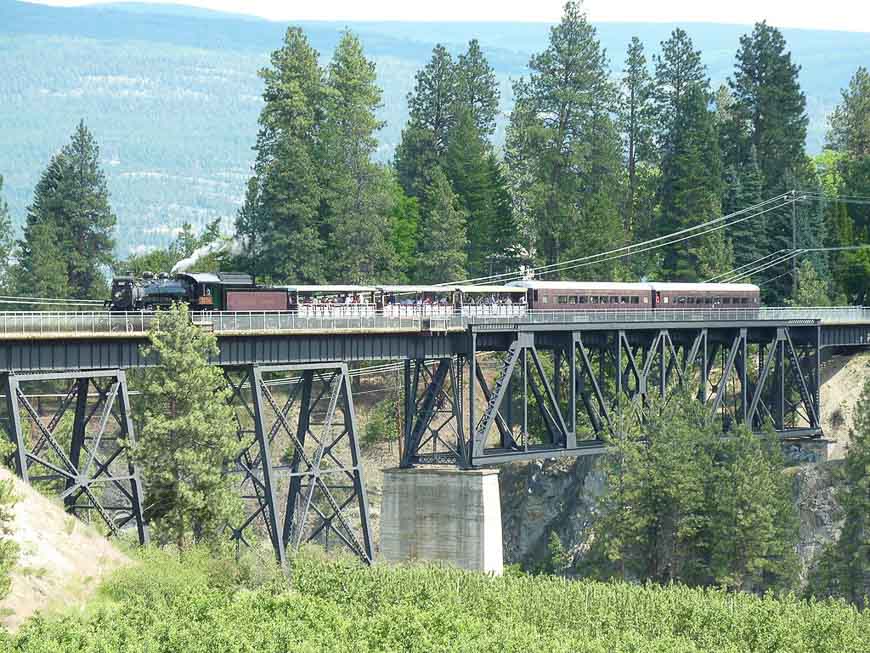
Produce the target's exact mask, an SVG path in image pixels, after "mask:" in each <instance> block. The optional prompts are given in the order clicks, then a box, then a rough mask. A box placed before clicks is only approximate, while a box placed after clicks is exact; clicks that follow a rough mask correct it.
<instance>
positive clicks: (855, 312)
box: [471, 306, 870, 324]
mask: <svg viewBox="0 0 870 653" xmlns="http://www.w3.org/2000/svg"><path fill="white" fill-rule="evenodd" d="M819 320H820V321H822V322H870V309H868V308H863V307H860V306H843V307H801V308H715V309H692V308H685V309H684V308H662V309H655V310H644V309H632V308H614V309H596V310H587V311H568V310H551V311H540V310H536V311H528V312H527V313H526V315H525V316H523V317H518V318H511V319H510V320H505V319H504V318H500V317H497V316H493V317H489V316H485V315H478V316H475V317H474V318H472V319H471V322H472V323H473V324H496V323H497V324H502V323H505V322H511V323H531V324H547V323H565V322H579V323H595V322H605V323H621V322H634V323H636V322H752V321H778V322H794V321H800V322H806V323H812V322H816V321H819Z"/></svg>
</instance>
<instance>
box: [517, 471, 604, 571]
mask: <svg viewBox="0 0 870 653" xmlns="http://www.w3.org/2000/svg"><path fill="white" fill-rule="evenodd" d="M500 484H501V511H502V513H501V514H502V534H503V540H504V561H505V563H506V564H513V563H520V564H523V565H524V566H530V565H534V563H535V562H537V561H539V560H542V559H544V558H545V556H546V555H547V541H548V539H549V537H550V533H551V532H555V533H557V534H558V535H559V539H560V540H561V541H562V545H563V546H564V547H565V549H566V551H568V552H569V553H570V554H571V555H572V557H576V556H578V555H582V554H583V552H584V550H585V548H586V546H587V540H588V538H589V535H590V534H591V530H590V524H591V521H592V514H593V510H594V507H595V500H596V498H597V497H598V496H599V495H600V494H601V492H602V490H603V488H604V479H603V477H602V475H601V474H600V473H599V472H597V471H596V470H595V465H594V458H593V457H591V456H585V457H582V458H576V459H570V458H563V459H558V460H549V461H535V462H531V463H516V464H513V465H507V466H505V467H504V468H503V469H502V472H501V475H500Z"/></svg>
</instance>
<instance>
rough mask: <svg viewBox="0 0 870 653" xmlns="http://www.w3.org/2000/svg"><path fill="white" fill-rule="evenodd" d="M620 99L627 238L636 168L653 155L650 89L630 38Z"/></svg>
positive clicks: (636, 42)
mask: <svg viewBox="0 0 870 653" xmlns="http://www.w3.org/2000/svg"><path fill="white" fill-rule="evenodd" d="M621 91H622V97H621V102H620V107H619V125H620V130H621V132H622V139H623V147H624V148H625V163H626V169H627V171H628V187H627V196H626V200H625V208H624V209H623V216H624V217H623V223H624V229H625V233H626V235H627V236H629V237H630V236H631V235H632V234H633V233H634V231H635V228H636V224H635V223H636V221H637V204H638V203H639V202H638V198H637V194H638V186H639V180H638V166H639V165H640V166H644V165H645V164H650V163H652V158H653V154H654V147H653V140H652V138H653V128H654V126H655V120H654V113H653V104H652V100H653V96H652V93H653V85H652V79H651V78H650V74H649V71H648V70H647V63H646V56H644V52H643V43H641V41H640V39H639V38H637V37H636V36H635V37H632V39H631V42H630V43H629V44H628V52H627V54H626V59H625V68H624V69H623V71H622V87H621Z"/></svg>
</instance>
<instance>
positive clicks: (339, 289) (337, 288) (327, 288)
mask: <svg viewBox="0 0 870 653" xmlns="http://www.w3.org/2000/svg"><path fill="white" fill-rule="evenodd" d="M275 288H280V289H282V290H286V291H288V292H324V293H329V292H336V293H341V292H374V291H375V290H377V288H375V287H374V286H355V285H336V286H275Z"/></svg>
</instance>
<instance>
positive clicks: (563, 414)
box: [0, 306, 870, 561]
mask: <svg viewBox="0 0 870 653" xmlns="http://www.w3.org/2000/svg"><path fill="white" fill-rule="evenodd" d="M499 308H500V307H498V306H493V307H489V308H488V310H477V311H476V312H475V314H468V312H466V314H462V313H461V312H457V313H456V314H441V315H437V316H436V315H432V316H421V315H416V316H412V315H408V316H401V315H389V316H386V315H383V314H377V313H374V314H366V315H355V316H354V315H345V316H336V315H307V316H300V315H298V314H294V313H256V312H248V313H218V312H212V313H194V314H192V319H193V321H194V323H196V324H198V325H200V326H201V327H202V328H204V329H207V330H210V331H213V332H214V334H215V336H216V337H217V340H218V344H219V353H218V354H217V355H216V356H215V357H214V360H213V363H214V364H216V365H220V366H221V367H222V368H223V369H224V370H225V373H226V376H227V379H228V381H229V384H230V387H231V388H232V391H233V399H232V401H233V406H234V407H235V409H236V421H237V432H238V437H239V443H240V449H241V453H240V454H239V456H238V458H237V459H236V461H235V465H234V466H232V469H231V470H230V473H232V474H234V475H235V477H236V478H237V479H238V481H239V486H240V489H241V492H242V495H243V496H244V497H245V498H246V504H247V506H248V508H249V510H248V513H247V515H246V516H245V518H244V519H243V520H242V521H241V522H239V523H238V524H233V525H231V526H230V527H229V534H230V535H231V536H232V537H233V538H234V539H235V540H236V541H237V542H238V544H239V545H240V546H241V545H243V544H244V543H246V542H249V541H250V533H251V529H252V528H254V527H255V526H256V527H258V528H260V529H261V530H262V531H264V532H265V533H267V534H268V537H269V539H270V541H271V543H272V546H273V548H274V551H275V554H276V556H277V558H278V559H279V560H281V561H283V560H284V559H285V556H286V553H287V551H292V550H295V549H296V548H297V547H298V546H300V545H301V544H303V543H304V542H308V541H318V542H321V543H325V544H327V546H329V545H333V546H335V545H337V546H341V547H344V548H347V549H349V550H350V551H352V552H353V553H354V554H355V555H357V556H358V557H360V558H361V559H362V560H365V561H371V560H372V558H373V550H372V539H371V530H370V527H369V514H368V503H367V498H366V491H365V483H364V478H363V470H362V464H361V461H360V456H359V429H358V424H357V420H356V415H355V411H354V405H353V396H352V394H353V393H352V384H351V376H350V372H349V367H348V365H349V364H351V363H363V362H370V361H395V362H396V369H397V373H398V375H399V376H400V378H401V386H402V388H403V395H402V398H401V404H402V406H401V413H402V419H401V422H402V426H401V431H402V432H401V438H400V440H401V445H402V446H401V452H400V459H401V460H400V462H401V465H402V466H406V467H412V466H416V465H424V464H429V463H439V464H445V463H447V464H452V465H458V466H460V467H464V468H468V467H478V466H482V465H495V464H502V463H507V462H512V461H527V460H533V459H540V458H553V457H558V456H580V455H592V454H598V453H601V452H602V451H604V448H605V442H606V439H607V436H608V434H611V433H614V432H617V431H618V429H619V424H620V419H621V417H622V416H624V415H627V414H632V415H634V416H637V417H638V418H640V419H643V415H644V411H645V410H646V409H647V407H648V405H649V403H650V401H651V400H653V399H654V398H655V397H662V398H667V397H668V396H673V395H674V394H675V393H678V392H679V393H688V394H690V395H692V396H695V397H697V398H698V400H700V401H702V402H704V403H705V404H706V405H707V406H708V409H709V410H710V412H711V414H713V415H715V416H716V417H717V419H721V421H722V427H723V431H728V430H729V429H731V428H734V427H735V426H736V425H739V424H746V425H748V426H750V427H751V428H753V429H755V430H761V429H764V428H767V427H768V426H772V427H773V428H774V429H775V430H776V431H777V432H778V433H779V434H780V435H781V437H782V438H784V439H788V440H792V441H794V442H795V443H798V445H799V443H800V442H802V441H804V440H808V439H814V438H819V437H821V436H822V435H823V433H822V427H821V423H822V420H821V417H822V416H821V401H820V378H821V374H820V368H821V365H822V362H823V361H824V359H825V357H826V356H827V355H828V354H829V353H830V352H832V351H833V350H835V349H839V348H853V347H866V346H870V309H866V308H858V307H843V308H760V309H758V308H755V309H749V308H732V309H685V310H684V309H666V310H652V311H647V310H637V309H605V310H594V311H576V312H569V311H537V312H531V311H530V312H526V313H525V314H522V315H518V314H516V312H515V311H512V312H511V313H510V314H508V312H507V311H506V310H505V311H501V312H500V311H499ZM157 319H158V317H157V316H155V315H154V314H149V313H107V312H92V313H66V312H38V313H0V383H2V385H3V394H4V395H5V408H6V411H5V413H6V414H5V420H4V424H5V427H6V430H7V433H8V436H9V439H10V441H11V442H12V443H13V445H14V452H13V454H12V455H11V460H10V462H11V464H12V465H13V466H14V468H15V469H16V471H17V473H18V474H19V475H20V476H21V477H22V478H24V479H25V480H29V481H31V482H37V483H41V484H44V486H45V487H46V488H47V489H48V490H49V491H55V492H57V494H58V495H59V496H61V497H62V499H63V501H64V503H65V505H66V508H67V510H68V511H69V512H71V513H73V514H76V515H78V516H81V517H83V518H86V519H91V520H96V521H99V522H102V523H104V524H105V526H106V529H107V530H108V531H109V532H119V531H120V530H121V529H122V528H125V527H135V528H136V532H137V533H138V537H139V539H140V541H142V542H144V541H146V540H147V529H146V527H145V512H146V511H147V506H143V498H142V489H141V483H140V481H139V477H138V473H137V471H136V469H135V465H134V464H133V462H132V460H131V459H130V457H129V455H128V453H129V451H128V447H129V445H130V443H132V442H134V441H135V433H134V429H133V419H132V408H131V404H130V398H129V395H128V389H127V372H128V371H130V370H135V369H137V368H142V367H146V366H149V365H153V364H155V361H154V360H152V359H149V358H147V357H146V356H145V355H144V354H143V352H142V345H144V344H146V343H147V331H148V330H149V328H152V327H153V326H154V322H155V320H157ZM288 379H289V380H288ZM48 382H51V383H52V387H56V386H58V385H62V386H63V387H65V388H66V391H65V394H62V395H61V398H60V400H59V401H58V402H57V407H56V410H55V412H54V414H52V415H50V416H46V415H44V414H42V412H41V411H39V410H38V406H34V404H33V402H32V401H31V397H32V395H33V393H35V392H38V391H40V389H44V388H45V387H46V383H48ZM282 383H283V385H284V387H286V392H281V391H280V390H278V388H276V386H278V387H281V384H282Z"/></svg>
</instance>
